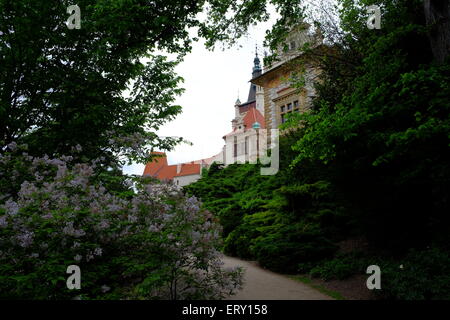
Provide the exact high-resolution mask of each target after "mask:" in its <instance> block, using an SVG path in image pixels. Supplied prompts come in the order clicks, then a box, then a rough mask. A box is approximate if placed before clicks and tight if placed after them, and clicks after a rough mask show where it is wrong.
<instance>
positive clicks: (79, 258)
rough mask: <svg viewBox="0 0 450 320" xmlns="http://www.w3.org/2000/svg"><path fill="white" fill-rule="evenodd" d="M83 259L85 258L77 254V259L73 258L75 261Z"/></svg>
mask: <svg viewBox="0 0 450 320" xmlns="http://www.w3.org/2000/svg"><path fill="white" fill-rule="evenodd" d="M82 258H83V257H82V256H80V255H79V254H77V255H76V256H75V257H73V259H74V260H75V261H81V259H82Z"/></svg>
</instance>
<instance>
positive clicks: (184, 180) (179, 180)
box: [173, 174, 201, 187]
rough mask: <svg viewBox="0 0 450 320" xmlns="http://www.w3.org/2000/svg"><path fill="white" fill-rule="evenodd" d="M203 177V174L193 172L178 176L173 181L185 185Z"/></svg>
mask: <svg viewBox="0 0 450 320" xmlns="http://www.w3.org/2000/svg"><path fill="white" fill-rule="evenodd" d="M200 178H201V174H191V175H188V176H178V177H174V178H173V183H174V184H175V185H176V186H179V187H184V186H187V185H188V184H191V183H193V182H195V181H197V180H199V179H200Z"/></svg>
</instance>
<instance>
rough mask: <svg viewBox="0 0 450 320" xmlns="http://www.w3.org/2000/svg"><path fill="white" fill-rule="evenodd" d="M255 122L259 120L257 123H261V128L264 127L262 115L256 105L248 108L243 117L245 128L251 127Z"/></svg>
mask: <svg viewBox="0 0 450 320" xmlns="http://www.w3.org/2000/svg"><path fill="white" fill-rule="evenodd" d="M255 122H259V124H260V125H261V129H265V128H266V123H265V120H264V116H263V115H262V114H261V112H259V111H258V109H256V107H252V108H250V109H249V110H248V112H247V114H246V115H245V117H244V126H245V130H250V129H252V128H253V124H254V123H255Z"/></svg>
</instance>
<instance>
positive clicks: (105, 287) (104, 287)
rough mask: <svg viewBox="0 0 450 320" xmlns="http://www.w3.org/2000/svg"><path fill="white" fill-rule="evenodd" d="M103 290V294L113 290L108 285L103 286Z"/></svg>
mask: <svg viewBox="0 0 450 320" xmlns="http://www.w3.org/2000/svg"><path fill="white" fill-rule="evenodd" d="M101 290H102V292H103V293H106V292H108V291H109V290H111V288H110V287H108V286H107V285H103V286H102V287H101Z"/></svg>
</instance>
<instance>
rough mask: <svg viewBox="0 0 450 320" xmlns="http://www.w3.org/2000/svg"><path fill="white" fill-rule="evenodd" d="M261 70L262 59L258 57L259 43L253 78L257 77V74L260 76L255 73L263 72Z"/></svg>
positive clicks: (254, 61) (254, 60)
mask: <svg viewBox="0 0 450 320" xmlns="http://www.w3.org/2000/svg"><path fill="white" fill-rule="evenodd" d="M261 70H262V69H261V61H260V60H259V57H258V44H256V50H255V59H253V78H255V76H259V74H258V75H255V73H257V72H259V73H260V74H261Z"/></svg>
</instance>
